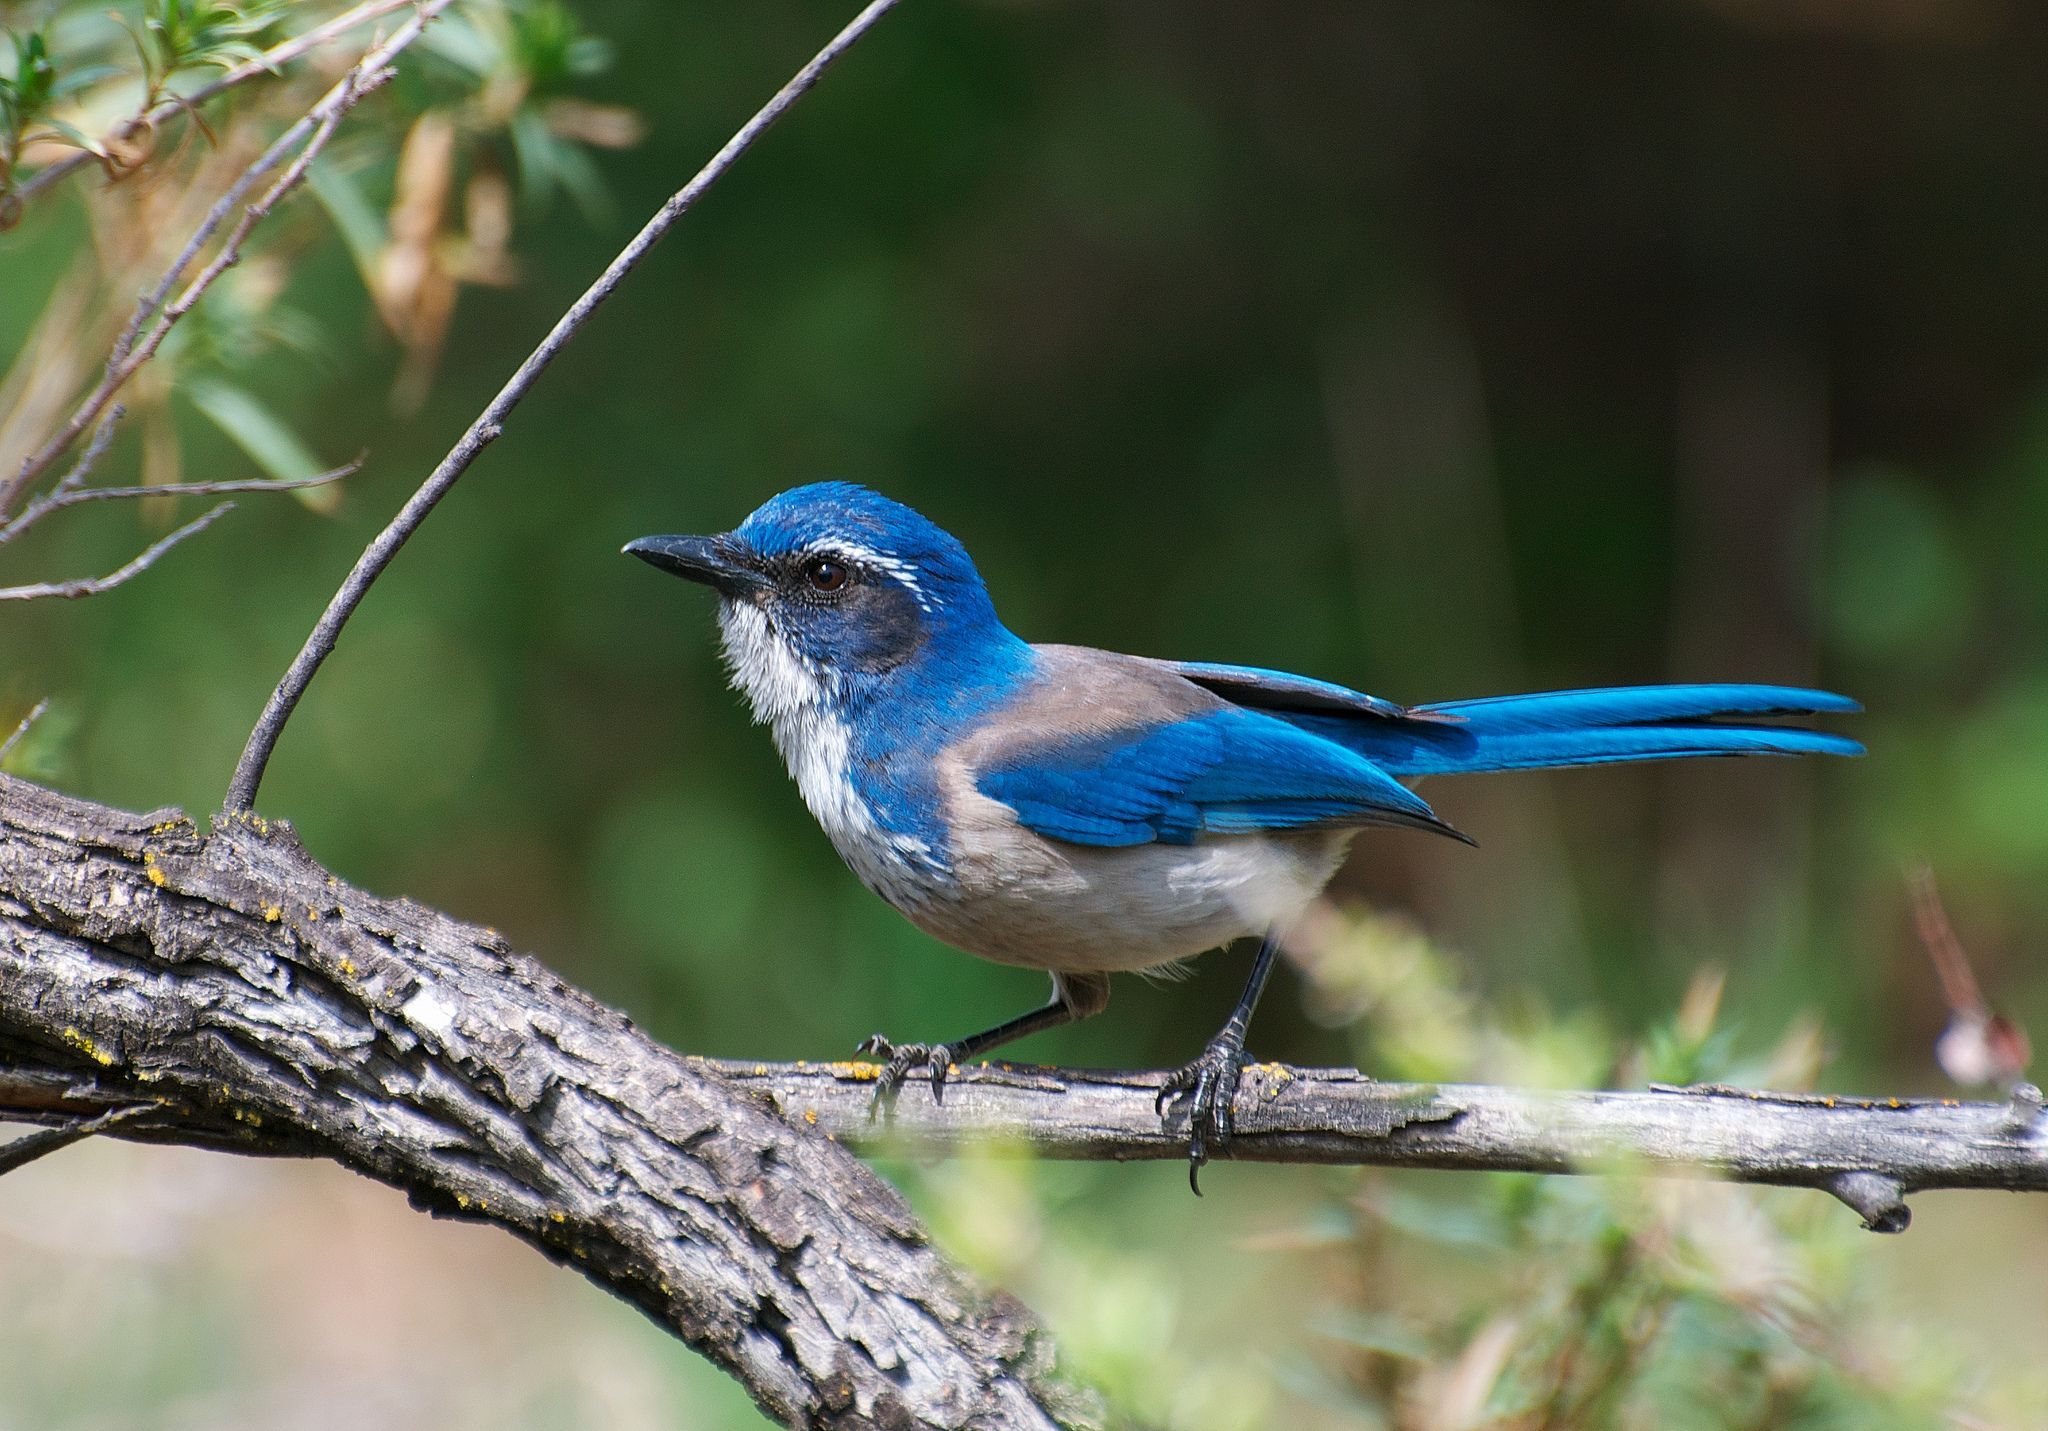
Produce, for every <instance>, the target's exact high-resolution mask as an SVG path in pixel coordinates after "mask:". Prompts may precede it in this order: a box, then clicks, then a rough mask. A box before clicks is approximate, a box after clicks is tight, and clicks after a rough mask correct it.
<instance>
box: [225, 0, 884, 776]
mask: <svg viewBox="0 0 2048 1431" xmlns="http://www.w3.org/2000/svg"><path fill="white" fill-rule="evenodd" d="M898 3H899V0H873V3H872V4H870V5H868V7H867V8H866V9H864V10H862V11H861V12H860V14H858V15H856V16H855V17H854V19H853V21H852V23H850V24H848V25H847V27H846V28H845V29H843V30H841V31H840V32H839V33H838V34H837V35H836V36H834V37H833V39H832V42H831V43H830V44H828V45H826V46H825V48H824V49H822V50H820V51H819V52H818V53H817V55H816V56H815V57H814V58H813V59H812V60H811V62H810V63H809V64H807V65H805V66H804V67H803V68H802V69H801V70H799V71H798V72H797V74H796V76H795V78H793V79H791V80H790V81H789V83H788V84H786V85H784V86H783V87H782V88H781V89H780V90H779V91H777V92H776V95H775V97H774V98H773V99H771V100H769V101H768V103H767V104H765V105H763V106H762V107H761V109H760V110H759V112H757V113H756V114H755V115H754V117H753V118H752V119H750V120H748V121H747V122H746V124H745V125H743V126H742V127H741V128H740V130H739V132H738V133H736V134H734V135H733V137H732V138H731V139H728V140H727V141H726V143H725V147H724V148H722V149H720V150H719V151H718V153H717V154H715V155H713V156H712V158H711V162H710V163H708V164H706V165H705V166H704V167H703V168H702V169H700V170H699V171H698V172H697V176H696V177H695V178H693V179H691V180H690V182H689V183H688V184H685V185H684V186H683V187H682V188H681V189H678V190H677V191H676V192H675V193H674V194H673V195H671V196H670V197H669V200H668V202H667V203H665V204H663V205H662V206H661V208H660V209H659V210H658V211H657V212H656V213H655V215H654V217H653V218H651V219H649V220H648V221H647V223H646V225H645V227H643V228H642V229H641V230H640V232H639V233H637V234H635V235H634V236H633V241H632V242H631V243H629V244H627V245H626V246H625V248H623V249H621V250H620V251H619V254H618V256H617V257H616V258H614V259H613V260H612V261H611V263H610V264H609V265H608V266H607V267H606V268H605V271H604V272H603V273H602V274H600V275H599V276H598V279H597V281H596V282H595V283H593V284H591V285H590V287H589V288H587V289H585V290H584V292H583V296H582V297H581V298H578V299H577V300H576V302H575V303H574V304H573V305H572V306H571V307H570V308H569V311H568V312H566V313H564V314H563V315H562V316H561V318H560V319H559V320H557V321H556V323H555V326H554V327H553V328H552V329H550V330H549V331H548V335H547V337H545V338H543V339H542V340H541V343H540V346H539V347H537V348H535V349H534V350H533V351H532V352H531V353H529V354H528V355H527V358H526V361H525V362H523V363H521V364H520V365H519V369H518V371H517V372H515V373H513V374H512V377H511V378H510V380H509V381H507V382H506V384H505V386H504V387H502V388H500V389H499V390H498V395H497V396H496V397H494V398H492V399H491V402H490V406H488V407H486V408H485V409H484V410H483V412H482V413H481V414H479V415H478V417H477V419H476V421H475V422H473V423H471V424H470V426H469V430H468V431H467V432H465V433H463V435H462V438H461V440H460V441H459V442H457V443H456V444H455V446H454V447H453V448H452V449H450V450H449V453H448V455H447V456H446V457H444V458H442V459H441V463H440V465H439V466H438V467H436V468H435V469H434V470H433V472H432V474H430V475H429V476H428V478H427V480H426V481H425V482H423V483H422V484H421V485H420V488H419V490H418V491H416V492H414V493H413V494H412V496H411V498H410V499H408V500H407V502H406V504H405V505H404V506H403V507H402V508H400V509H399V512H398V515H397V516H395V517H393V518H392V519H391V523H390V525H388V526H387V527H385V528H384V530H383V531H382V532H380V533H378V534H377V538H376V540H374V541H372V542H371V543H370V545H369V546H368V548H366V549H365V550H364V552H363V554H362V556H361V557H359V558H358V559H357V560H356V564H355V567H354V569H353V570H351V571H350V572H349V574H348V578H347V580H345V581H344V582H343V583H342V585H341V589H340V590H339V591H337V592H335V594H334V597H333V599H332V600H331V601H329V602H328V604H327V609H326V611H324V612H323V613H321V616H320V620H319V623H318V624H317V625H315V626H314V628H313V631H312V634H310V635H309V636H307V638H306V643H305V645H304V646H303V647H301V648H300V650H299V654H298V655H297V656H296V657H294V658H293V660H292V664H291V667H290V668H289V669H288V670H287V671H286V672H285V674H284V679H283V680H281V681H279V682H278V685H277V689H276V690H275V691H272V692H271V695H270V700H269V702H268V703H267V704H266V705H265V706H264V708H263V714H262V716H261V717H260V718H259V719H258V720H257V722H256V727H255V729H254V730H252V731H250V732H249V740H248V744H247V745H245V746H244V747H243V750H242V758H241V759H240V760H239V761H238V762H236V765H235V773H234V778H233V779H232V780H231V781H230V782H229V784H228V792H227V800H226V808H227V809H228V810H230V811H242V810H248V809H250V808H251V807H252V806H253V805H254V804H255V800H256V791H257V787H258V786H260V785H261V784H262V782H263V771H264V767H265V766H266V765H268V764H269V762H270V754H271V752H272V751H273V750H274V749H276V747H277V738H278V736H279V735H280V734H281V733H282V732H283V730H284V725H285V722H286V721H287V720H289V719H290V718H291V713H292V710H293V708H294V707H295V706H297V705H298V703H299V698H300V697H301V696H303V695H304V694H305V693H306V687H307V686H308V685H309V684H310V683H311V682H312V679H313V676H314V673H316V672H317V671H318V670H319V669H320V664H321V662H323V661H325V660H326V659H327V656H328V653H329V652H331V651H333V649H334V644H335V642H336V641H337V640H339V639H340V637H341V628H342V627H343V626H344V625H346V624H347V622H348V619H349V617H350V616H351V615H353V614H354V612H355V609H356V607H357V606H358V605H359V604H360V603H361V602H362V599H363V597H364V595H365V594H366V593H368V591H369V589H370V585H371V583H373V582H374V581H376V579H377V577H378V576H379V575H380V574H381V573H382V572H383V570H384V568H385V567H386V566H388V565H390V563H391V559H392V558H393V557H395V556H397V555H398V550H399V548H400V547H402V546H404V545H405V543H406V540H407V538H409V537H411V536H412V534H413V533H414V532H415V531H417V530H418V529H419V526H420V524H421V523H422V522H424V521H425V520H426V519H427V515H428V513H430V512H432V511H433V510H434V506H435V504H436V503H438V502H439V501H440V500H441V498H442V497H444V496H446V495H447V493H448V490H449V489H450V488H451V487H453V486H454V485H455V483H456V481H457V479H459V478H460V477H461V476H462V474H463V473H464V472H465V471H467V470H468V468H469V465H470V463H472V462H474V461H475V460H476V457H477V454H478V453H480V452H482V451H483V449H484V448H485V447H487V446H488V445H489V444H490V443H491V442H493V441H494V440H496V438H497V437H498V435H499V433H500V432H502V431H503V424H504V422H505V420H506V418H508V417H509V416H510V415H511V413H512V410H513V409H514V408H515V407H517V406H518V405H519V402H520V400H521V399H522V398H524V397H525V396H526V394H527V391H528V390H529V389H530V388H532V386H533V385H534V383H535V381H537V380H538V379H539V377H540V375H541V374H542V373H543V372H545V371H546V370H547V367H548V365H549V364H550V363H552V362H553V361H554V360H555V356H556V354H558V353H560V352H561V350H562V349H563V348H564V347H565V346H567V344H568V342H569V340H570V339H571V338H573V337H574V336H575V335H576V331H577V330H578V329H579V328H581V327H582V326H583V324H584V323H585V322H586V321H588V320H589V318H590V315H591V314H592V313H594V312H596V311H597V308H598V306H599V305H600V304H602V303H603V302H604V301H605V299H607V298H609V297H610V296H611V294H612V290H614V289H615V288H617V287H618V286H619V283H620V281H621V280H622V279H624V278H625V276H626V275H627V274H628V273H630V272H632V270H633V268H634V267H635V265H637V264H638V263H639V262H640V260H641V259H642V258H644V257H646V255H647V253H648V251H649V250H650V249H652V248H653V247H654V245H655V244H656V243H658V242H660V241H661V237H662V235H663V234H665V233H667V232H668V230H669V228H670V226H671V225H673V224H674V223H675V221H676V220H677V219H679V218H681V217H682V216H683V215H684V214H686V213H688V212H689V210H690V209H691V208H692V207H693V206H694V205H695V204H696V202H697V200H698V199H699V198H701V197H703V195H704V193H705V191H706V190H708V189H709V188H710V187H711V186H712V185H713V184H715V183H716V182H718V180H719V178H720V177H721V176H722V175H723V174H724V173H725V172H726V171H727V170H728V169H730V168H731V167H732V166H733V164H734V162H735V161H737V160H738V159H739V157H740V156H741V155H742V154H744V153H746V152H747V150H748V149H749V148H751V147H752V146H753V143H754V141H755V140H757V139H759V138H760V137H761V135H762V134H764V133H765V132H766V131H767V130H768V128H769V127H770V126H771V125H773V124H774V123H775V121H776V120H778V119H780V118H781V117H782V116H783V115H784V114H785V113H786V112H787V111H788V110H789V108H790V106H791V105H793V104H795V103H796V102H797V101H798V100H799V99H801V98H803V96H804V95H805V94H806V93H808V92H809V90H810V88H811V86H813V85H815V84H816V83H817V82H818V79H819V77H820V76H821V75H823V74H824V73H825V71H826V70H827V69H829V68H830V67H831V65H832V63H833V61H835V60H837V59H838V58H839V57H840V56H841V55H843V54H845V53H846V52H847V50H849V49H851V48H852V47H853V45H854V44H855V43H856V42H857V41H858V40H859V39H860V37H861V36H862V35H864V34H866V33H867V32H868V30H869V29H870V28H872V27H873V26H874V24H875V23H876V22H877V21H878V20H880V19H881V18H882V17H883V16H884V15H886V14H888V13H889V11H891V10H893V9H895V8H896V6H897V4H898Z"/></svg>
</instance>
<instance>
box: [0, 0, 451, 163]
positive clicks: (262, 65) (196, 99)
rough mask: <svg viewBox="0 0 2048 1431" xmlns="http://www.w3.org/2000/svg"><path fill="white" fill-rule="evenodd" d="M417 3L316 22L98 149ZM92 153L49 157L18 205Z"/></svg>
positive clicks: (379, 1)
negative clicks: (56, 157)
mask: <svg viewBox="0 0 2048 1431" xmlns="http://www.w3.org/2000/svg"><path fill="white" fill-rule="evenodd" d="M417 3H418V0H364V3H363V4H360V5H357V6H355V7H354V8H353V9H349V10H345V11H343V12H342V13H341V14H339V15H336V16H335V17H334V18H333V19H331V20H328V21H325V22H324V23H322V24H319V25H315V26H314V27H313V28H312V29H310V30H308V31H306V32H305V33H304V34H302V35H294V36H293V37H292V38H291V39H289V40H284V41H281V42H280V43H278V44H275V45H272V46H271V47H270V48H269V49H267V50H265V51H264V52H263V53H262V54H260V55H258V56H257V57H256V58H255V59H253V60H248V61H245V62H244V63H242V64H239V65H236V66H235V67H234V68H233V69H231V70H229V71H227V72H226V73H225V74H223V75H221V76H220V77H218V78H217V79H213V80H210V81H208V82H207V83H206V84H203V85H201V86H199V88H197V89H195V90H193V91H192V92H191V93H190V94H183V95H173V96H172V97H171V98H169V99H166V100H164V101H163V102H162V103H160V104H158V105H157V106H156V107H155V108H154V109H151V110H149V111H148V112H147V113H145V114H138V115H132V116H130V117H129V118H127V119H124V120H122V121H121V122H120V123H119V124H117V125H115V126H114V127H113V128H112V129H110V130H108V131H107V134H106V137H105V139H104V140H103V141H102V143H101V146H100V147H101V148H103V149H110V148H112V147H113V146H115V145H117V144H123V143H126V142H127V141H128V140H130V139H133V138H134V137H135V136H136V135H138V134H141V133H144V132H146V131H148V130H151V129H155V128H157V127H158V126H159V125H162V124H165V123H167V122H169V121H170V120H172V119H175V118H177V117H178V116H179V115H182V114H191V115H193V117H194V118H195V119H196V118H197V114H196V111H197V109H198V108H199V106H200V105H202V104H205V103H206V102H207V101H208V100H210V99H213V98H215V97H216V96H218V95H221V94H224V93H225V92H227V91H228V90H231V89H233V88H234V87H235V86H237V85H239V84H242V83H244V82H246V81H248V80H252V79H254V78H256V77H257V76H258V75H274V74H276V73H278V72H279V71H280V70H282V69H283V68H284V67H285V66H286V65H288V64H290V63H291V62H292V61H294V60H296V59H299V58H300V57H301V56H303V55H306V54H308V53H310V52H312V51H313V50H316V49H318V48H319V47H320V46H322V45H324V44H326V43H327V42H328V41H329V40H333V39H337V38H339V37H340V36H342V35H345V34H347V33H348V32H349V31H350V30H353V29H356V28H358V27H359V26H362V25H367V24H368V23H370V22H371V21H372V20H377V19H381V18H382V17H383V16H386V15H389V14H390V13H391V12H392V11H394V10H403V9H405V8H407V7H408V6H411V5H414V4H417ZM94 157H95V156H94V155H93V153H92V152H91V151H89V150H85V149H75V150H73V151H72V152H71V153H69V154H67V155H65V156H64V157H63V158H61V159H55V160H52V161H51V162H50V163H48V164H45V165H44V166H43V167H42V168H40V169H38V170H37V171H36V172H35V173H34V174H32V175H30V176H29V177H28V178H26V179H24V180H22V181H21V183H20V184H18V185H16V186H15V189H14V193H15V196H16V197H17V198H18V199H20V200H21V201H22V202H23V203H27V202H28V201H29V200H31V199H33V198H34V197H35V196H36V195H37V194H39V193H41V192H42V191H43V190H44V189H47V188H48V187H49V186H50V185H52V184H54V183H56V182H57V181H58V180H60V179H62V178H63V177H64V176H65V175H67V174H70V173H73V172H75V171H77V170H78V169H81V168H83V167H84V166H85V165H87V164H89V163H91V162H92V161H93V159H94Z"/></svg>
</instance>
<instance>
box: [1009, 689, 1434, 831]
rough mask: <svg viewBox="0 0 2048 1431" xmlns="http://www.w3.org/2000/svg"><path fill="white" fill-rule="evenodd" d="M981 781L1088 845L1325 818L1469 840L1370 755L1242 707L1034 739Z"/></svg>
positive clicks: (1022, 816)
mask: <svg viewBox="0 0 2048 1431" xmlns="http://www.w3.org/2000/svg"><path fill="white" fill-rule="evenodd" d="M1332 689H1337V688H1332ZM976 785H977V787H978V788H979V789H980V791H981V793H982V794H984V795H987V796H988V797H989V798H991V799H993V800H999V801H1001V802H1002V803H1003V804H1005V805H1007V806H1009V807H1010V808H1011V809H1012V810H1014V811H1016V813H1017V819H1018V820H1019V822H1020V823H1022V824H1023V825H1024V826H1025V828H1027V829H1030V830H1033V831H1035V832H1036V833H1038V834H1040V835H1044V836H1046V837H1047V838H1049V839H1055V840H1064V841H1066V842H1068V843H1069V844H1077V845H1110V846H1116V845H1143V844H1150V843H1152V842H1153V841H1159V842H1162V843H1166V844H1192V843H1194V842H1195V841H1196V840H1198V839H1200V838H1201V837H1202V836H1204V835H1241V834H1250V833H1253V832H1256V831H1260V830H1297V829H1304V828H1308V827H1311V826H1319V825H1320V826H1333V827H1334V826H1347V825H1352V826H1355V825H1408V826H1413V827H1416V828H1421V829H1429V830H1436V831H1439V832H1441V833H1443V834H1449V835H1453V836H1456V837H1457V838H1459V839H1463V838H1464V837H1463V836H1462V835H1458V834H1457V832H1456V831H1455V830H1453V829H1451V827H1450V826H1448V825H1446V824H1444V823H1443V822H1442V821H1441V820H1439V819H1437V817H1436V815H1435V813H1434V812H1433V811H1432V810H1431V809H1430V808H1429V806H1428V805H1427V804H1426V803H1424V801H1423V800H1422V799H1421V797H1420V796H1418V795H1416V794H1415V793H1414V792H1413V791H1411V790H1409V789H1408V788H1407V787H1406V786H1404V785H1402V784H1401V783H1400V782H1399V781H1398V780H1396V779H1394V777H1392V776H1391V775H1388V774H1387V773H1386V772H1385V771H1383V770H1381V769H1380V768H1379V767H1378V766H1376V765H1374V764H1373V763H1372V762H1371V761H1370V760H1367V759H1364V758H1363V757H1361V756H1359V755H1356V754H1354V753H1352V752H1351V751H1349V750H1346V749H1345V748H1344V747H1342V746H1341V745H1335V744H1332V743H1331V742H1330V741H1327V740H1324V739H1321V738H1320V737H1318V736H1315V735H1311V734H1310V733H1308V732H1307V731H1305V730H1301V729H1299V728H1297V727H1296V726H1293V725H1291V724H1289V723H1288V722H1286V721H1283V720H1279V719H1276V718H1275V717H1272V716H1268V715H1263V714H1261V713H1259V712H1256V711H1248V710H1240V709H1235V708H1225V709H1221V710H1213V711H1206V712H1203V713H1201V714H1197V715H1190V716H1187V717H1184V718H1182V719H1179V720H1174V721H1171V722H1168V723H1165V724H1161V725H1153V726H1147V727H1142V728H1139V729H1135V730H1121V731H1111V732H1107V733H1104V734H1097V735H1088V736H1079V737H1072V738H1069V739H1066V740H1060V741H1054V742H1051V743H1046V744H1034V745H1032V746H1030V747H1028V748H1025V749H1022V750H1019V751H1017V752H1016V753H1014V754H1012V755H1009V756H1006V757H1003V758H999V759H996V760H993V761H990V762H989V763H987V764H985V765H984V766H983V768H982V769H981V771H980V773H979V775H978V778H977V780H976Z"/></svg>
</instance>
